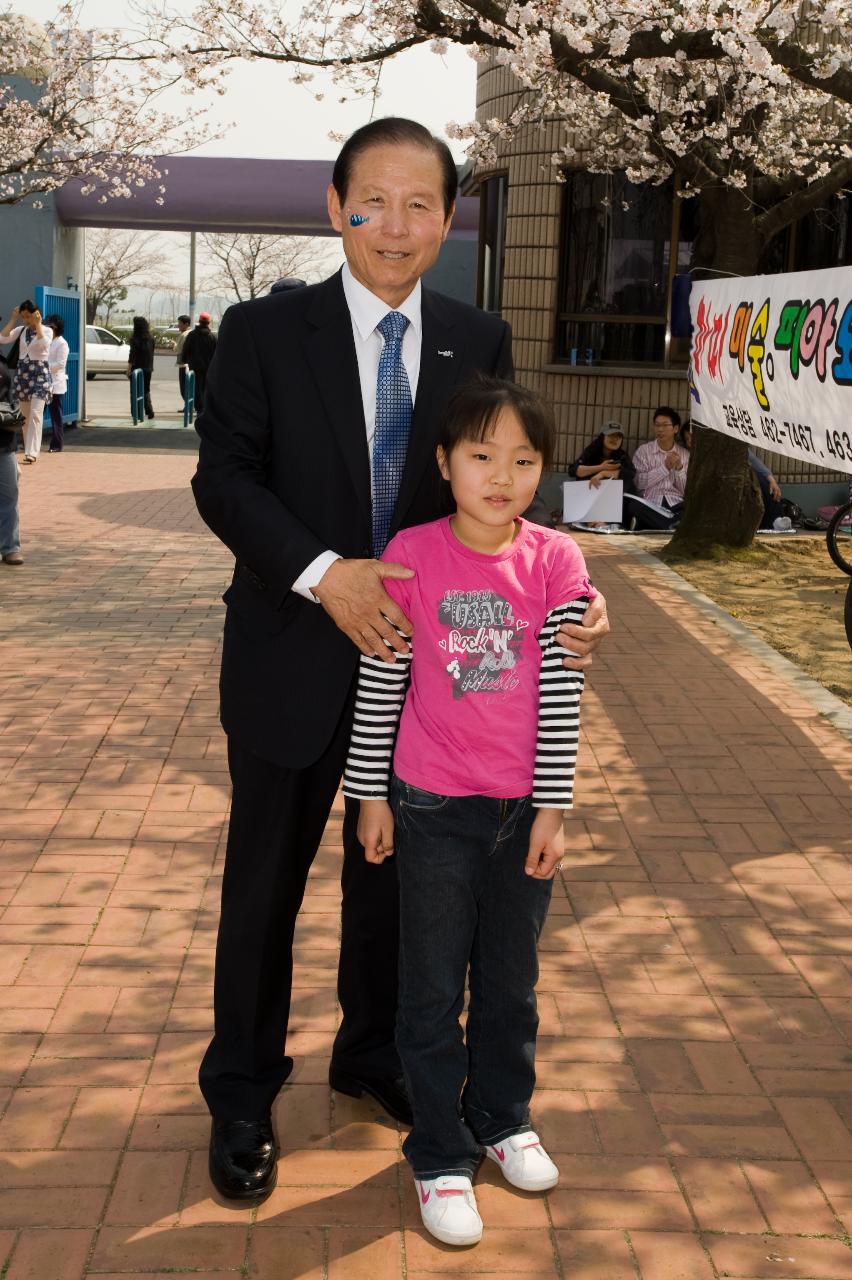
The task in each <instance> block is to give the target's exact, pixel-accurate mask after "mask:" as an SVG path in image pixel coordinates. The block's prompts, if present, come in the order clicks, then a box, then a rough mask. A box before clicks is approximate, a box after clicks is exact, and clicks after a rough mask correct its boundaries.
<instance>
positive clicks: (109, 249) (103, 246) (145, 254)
mask: <svg viewBox="0 0 852 1280" xmlns="http://www.w3.org/2000/svg"><path fill="white" fill-rule="evenodd" d="M165 264H166V259H165V255H164V254H163V253H162V252H161V250H160V249H159V248H158V247H157V242H156V237H155V236H154V235H153V234H152V233H150V232H147V233H146V232H143V231H121V230H119V229H118V228H117V227H94V228H91V229H90V230H88V231H87V232H86V321H87V323H88V324H93V323H94V320H95V317H96V316H97V314H98V312H99V311H101V310H103V311H104V312H105V321H104V323H105V324H109V317H110V312H111V311H112V308H113V307H114V306H115V304H116V302H123V301H124V299H125V298H126V297H127V286H128V285H129V284H131V283H132V282H133V281H134V280H138V279H139V278H140V276H145V275H150V274H151V273H152V272H155V271H160V270H162V268H163V267H164V266H165Z"/></svg>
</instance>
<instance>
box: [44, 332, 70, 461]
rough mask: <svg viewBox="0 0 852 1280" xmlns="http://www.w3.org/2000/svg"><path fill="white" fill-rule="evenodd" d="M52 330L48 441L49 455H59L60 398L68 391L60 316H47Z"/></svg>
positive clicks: (62, 441)
mask: <svg viewBox="0 0 852 1280" xmlns="http://www.w3.org/2000/svg"><path fill="white" fill-rule="evenodd" d="M45 323H46V324H49V325H50V327H51V329H52V330H53V341H52V342H51V344H50V351H49V352H48V356H47V362H48V365H49V367H50V379H51V383H52V386H53V395H52V396H51V399H50V406H49V408H50V422H51V425H52V427H53V435H52V437H51V441H50V450H49V452H50V453H61V452H62V450H63V448H64V446H65V430H64V428H65V422H64V420H63V417H62V397H63V396H64V395H65V392H66V391H67V390H68V377H67V373H66V366H67V364H68V343H67V342H66V341H65V339H64V338H63V336H62V334H63V331H64V329H65V324H64V322H63V319H62V317H61V316H48V317H47V320H46V321H45Z"/></svg>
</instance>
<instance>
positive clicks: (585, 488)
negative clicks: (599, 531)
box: [562, 480, 624, 524]
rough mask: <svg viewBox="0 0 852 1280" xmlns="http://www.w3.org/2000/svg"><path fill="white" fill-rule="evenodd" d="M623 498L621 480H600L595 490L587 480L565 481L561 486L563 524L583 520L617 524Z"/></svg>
mask: <svg viewBox="0 0 852 1280" xmlns="http://www.w3.org/2000/svg"><path fill="white" fill-rule="evenodd" d="M623 498H624V482H623V481H622V480H602V481H601V483H600V484H599V485H598V486H597V488H592V485H591V483H590V482H589V481H588V480H566V481H565V483H564V484H563V486H562V521H563V524H576V523H579V522H580V521H584V520H602V521H604V522H605V523H610V522H612V523H618V522H619V521H620V520H621V505H622V500H623Z"/></svg>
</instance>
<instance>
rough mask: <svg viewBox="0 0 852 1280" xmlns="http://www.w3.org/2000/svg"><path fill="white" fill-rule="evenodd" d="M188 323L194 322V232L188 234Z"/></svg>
mask: <svg viewBox="0 0 852 1280" xmlns="http://www.w3.org/2000/svg"><path fill="white" fill-rule="evenodd" d="M188 310H189V321H190V324H193V323H194V321H195V232H194V231H190V233H189V308H188Z"/></svg>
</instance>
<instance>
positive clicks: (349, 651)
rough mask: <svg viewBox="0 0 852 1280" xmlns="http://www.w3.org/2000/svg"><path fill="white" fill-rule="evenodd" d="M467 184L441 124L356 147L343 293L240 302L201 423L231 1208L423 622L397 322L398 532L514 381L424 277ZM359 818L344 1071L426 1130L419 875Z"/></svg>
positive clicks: (501, 352)
mask: <svg viewBox="0 0 852 1280" xmlns="http://www.w3.org/2000/svg"><path fill="white" fill-rule="evenodd" d="M456 188H457V177H456V169H455V165H454V163H453V160H452V156H451V154H450V151H449V149H448V148H447V147H446V146H445V145H444V144H443V143H442V142H440V141H439V140H438V139H436V138H433V137H432V135H431V134H430V133H429V132H428V131H427V130H426V129H424V128H423V127H422V126H421V125H418V124H415V123H414V122H413V121H410V120H399V119H385V120H378V121H374V122H373V123H372V124H370V125H367V126H365V127H364V128H363V129H360V130H358V132H357V133H355V134H353V136H352V137H351V138H350V139H349V141H348V142H347V143H346V144H345V146H344V147H343V150H342V151H341V153H340V156H339V157H338V160H337V162H336V165H335V169H334V175H333V184H332V186H330V187H329V191H328V208H329V216H330V218H331V222H332V225H333V226H334V227H335V229H336V230H337V231H339V232H340V233H341V236H342V239H343V248H344V252H345V254H346V259H347V262H346V265H345V266H344V267H343V269H342V271H341V272H340V273H338V274H337V275H335V276H333V277H332V278H331V279H330V280H326V281H325V282H324V283H323V284H319V285H315V286H312V287H309V288H306V289H299V290H293V291H289V292H283V293H276V294H273V295H270V296H268V297H265V298H260V299H256V300H254V301H252V302H247V303H243V304H240V305H238V306H235V307H232V308H231V309H230V310H229V311H228V312H227V314H226V315H225V317H224V318H223V320H222V325H221V328H220V331H219V346H218V350H217V352H216V357H215V360H214V362H213V365H212V367H211V370H210V376H209V380H208V384H207V396H206V400H205V407H204V413H203V414H202V415H201V417H200V419H199V422H198V433H199V435H200V436H201V449H200V455H199V463H198V471H197V473H196V475H195V478H194V480H193V490H194V493H195V498H196V501H197V503H198V509H199V511H200V512H201V515H202V516H203V518H204V519H205V521H206V522H207V524H208V525H209V526H210V528H211V529H212V530H213V532H214V533H215V534H216V535H217V536H218V537H219V538H221V539H222V541H223V542H225V543H226V544H227V546H228V547H229V548H230V549H231V551H232V552H233V554H234V557H235V559H236V565H235V569H234V577H233V580H232V582H231V585H230V586H229V588H228V590H227V592H226V593H225V601H226V603H227V606H228V610H227V615H226V619H225V636H224V646H223V654H222V675H221V708H222V711H221V714H222V724H223V726H224V728H225V732H226V734H227V736H228V762H229V767H230V772H231V779H232V783H233V804H232V811H231V823H230V830H229V836H228V849H227V856H226V862H225V874H224V883H223V887H222V911H221V919H220V925H219V939H218V946H217V953H216V979H215V994H214V1003H215V1034H214V1037H213V1040H212V1042H211V1044H210V1047H209V1048H208V1050H207V1053H206V1054H205V1056H204V1060H203V1062H202V1064H201V1070H200V1076H199V1079H200V1084H201V1088H202V1091H203V1093H204V1097H205V1099H206V1101H207V1104H208V1106H209V1108H210V1111H211V1113H212V1116H213V1126H212V1135H211V1145H210V1173H211V1177H212V1180H213V1182H214V1184H215V1186H216V1187H217V1189H218V1190H219V1191H220V1192H221V1193H222V1194H223V1195H225V1196H228V1197H229V1198H232V1199H243V1200H250V1199H259V1198H261V1197H262V1196H264V1195H266V1194H268V1193H269V1192H270V1191H271V1190H272V1187H273V1186H274V1184H275V1173H276V1167H275V1157H276V1145H275V1136H274V1133H273V1129H272V1122H271V1107H272V1103H273V1100H274V1098H275V1096H276V1094H277V1093H278V1091H279V1089H280V1088H281V1086H282V1084H283V1083H284V1081H285V1080H286V1079H287V1076H288V1075H289V1073H290V1071H291V1070H292V1065H293V1064H292V1059H290V1058H287V1057H285V1056H284V1048H285V1036H286V1030H287V1020H288V1015H289V1008H290V987H291V978H292V943H293V931H294V927H295V922H296V916H297V914H298V911H299V907H300V905H301V901H302V896H303V893H304V889H305V882H306V879H307V875H308V871H309V869H310V866H311V862H312V861H313V858H314V855H315V852H316V849H317V847H318V845H319V842H320V839H321V837H322V833H323V829H324V827H325V824H326V821H327V818H328V815H329V812H330V810H331V805H332V802H333V799H334V795H335V793H336V791H337V787H338V783H339V780H340V777H341V774H342V770H343V763H344V759H345V755H346V750H347V746H348V742H349V732H350V727H351V721H352V711H353V700H354V683H355V676H356V670H357V662H358V656H359V652H360V653H379V654H381V655H382V656H387V657H388V658H390V655H389V654H388V650H387V647H386V643H387V645H390V646H391V647H392V648H393V649H397V650H400V649H402V648H404V646H405V642H404V641H403V640H402V639H400V637H399V635H398V634H397V631H396V630H395V626H399V627H401V628H403V630H405V629H406V628H407V620H406V619H405V617H404V616H403V614H402V613H401V611H400V610H399V608H398V607H397V605H396V604H394V602H393V601H392V600H391V599H390V597H389V596H388V595H387V593H386V592H385V591H384V588H383V586H382V580H383V578H385V577H387V576H395V577H400V576H404V577H408V576H410V571H409V570H407V569H403V568H402V567H401V566H394V565H389V564H384V563H379V562H378V560H377V559H376V558H375V557H376V556H378V555H379V554H380V553H381V550H382V547H383V545H384V541H385V540H386V539H385V538H380V539H377V536H376V526H375V524H374V521H373V514H372V506H373V503H372V501H371V493H375V491H376V486H375V484H374V482H373V477H372V474H371V467H372V466H374V465H375V463H376V454H377V452H378V450H379V448H384V445H383V444H382V443H381V441H380V437H379V431H378V428H377V421H381V423H382V430H383V431H384V423H385V421H386V419H387V416H388V415H387V410H386V407H383V404H381V403H380V402H381V401H382V397H383V396H384V397H387V394H388V381H387V378H386V379H385V382H384V383H382V382H381V381H380V382H379V384H378V385H377V376H378V373H379V362H380V359H382V360H386V359H387V352H385V340H384V338H383V336H382V333H383V332H385V331H386V329H387V326H386V325H385V317H387V315H388V312H389V311H394V312H395V313H398V314H397V315H396V316H395V318H394V320H393V321H391V327H392V328H393V327H394V326H395V325H399V326H400V327H401V330H402V335H403V336H402V337H401V338H400V337H399V336H398V335H397V336H396V337H395V338H393V339H392V341H395V342H397V343H400V342H401V346H399V345H398V346H397V347H396V357H395V358H396V360H397V365H396V367H395V370H394V379H395V381H394V383H393V385H394V387H395V388H396V389H397V390H398V388H399V385H400V380H401V381H402V383H403V384H406V383H407V387H408V388H409V389H410V396H409V395H408V390H406V391H405V395H406V397H407V398H408V399H407V404H408V414H409V419H410V424H409V425H408V426H407V427H406V429H407V430H408V436H407V445H406V446H405V449H406V451H405V453H404V467H403V468H402V472H401V478H400V479H399V481H398V489H397V490H396V502H395V506H394V505H393V503H391V506H390V507H389V508H388V513H390V511H391V510H392V511H393V516H392V520H391V523H390V531H389V535H388V536H392V535H393V534H394V533H395V532H396V530H397V529H399V528H401V527H404V526H408V525H413V524H418V523H421V522H423V521H426V520H433V519H436V518H437V517H438V515H439V514H440V511H439V493H440V488H439V477H438V471H437V466H436V462H435V445H436V438H437V435H436V433H437V424H438V420H439V418H440V415H441V411H442V409H443V407H444V405H445V403H446V400H447V398H448V397H449V395H450V392H451V391H452V389H453V387H454V386H456V385H457V384H458V383H460V382H462V381H464V380H465V379H467V378H469V377H470V376H471V375H473V374H474V373H475V372H476V371H478V370H481V371H483V372H486V373H492V374H499V375H504V376H511V373H512V359H511V336H510V331H509V327H508V325H507V324H506V323H505V322H504V321H503V320H501V319H500V318H499V317H496V316H493V315H487V314H485V313H483V312H481V311H479V310H477V309H476V308H474V307H470V306H466V305H464V304H462V303H459V302H455V301H452V300H451V299H449V298H446V297H443V296H442V295H440V294H437V293H433V292H431V291H429V290H427V289H422V288H421V285H420V277H421V276H422V275H423V273H424V272H425V271H427V270H428V268H429V267H431V266H432V264H433V263H434V262H435V260H436V258H437V256H438V253H439V251H440V247H441V244H442V243H443V241H444V239H445V238H446V236H447V233H448V232H449V229H450V222H451V219H452V214H453V210H454V202H455V197H456ZM400 316H402V317H404V319H400ZM380 324H381V325H383V326H384V327H383V329H382V332H380V331H379V330H378V328H377V326H379V325H380ZM389 341H391V339H389ZM383 352H385V355H383ZM400 360H401V363H402V365H403V366H404V374H403V373H402V371H401V369H400V368H399V361H400ZM395 394H396V392H395ZM412 402H413V416H411V406H412ZM375 441H380V443H379V445H377V446H376V448H374V442H375ZM377 541H378V542H381V545H377ZM587 621H588V624H589V625H588V627H586V628H584V629H580V628H575V629H573V631H574V632H575V634H573V635H571V636H567V635H566V645H569V644H570V645H571V646H572V648H573V651H575V652H577V653H578V654H580V657H579V660H578V661H579V664H580V665H585V664H586V662H587V661H588V654H589V652H590V650H591V649H592V648H593V647H594V646H595V644H596V643H597V642H598V641H599V639H600V637H601V636H602V635H603V634H604V633H605V632H606V630H607V629H608V628H607V624H606V619H605V611H604V609H603V608H601V607H598V608H595V609H594V611H590V614H589V615H587ZM409 630H410V628H409ZM385 642H386V643H385ZM568 661H569V663H572V664H573V663H574V661H575V660H574V659H568ZM356 821H357V806H356V805H355V804H354V803H352V802H350V801H347V803H346V814H345V820H344V827H343V843H344V860H343V871H342V884H343V923H342V940H341V951H340V969H339V982H338V990H339V997H340V1004H341V1009H342V1011H343V1020H342V1024H341V1027H340V1029H339V1031H338V1033H337V1037H336V1040H335V1043H334V1049H333V1052H332V1063H331V1069H330V1073H329V1082H330V1084H331V1086H332V1088H334V1089H336V1090H338V1091H340V1092H343V1093H346V1094H350V1095H352V1096H355V1097H360V1096H361V1095H362V1094H363V1093H368V1094H370V1095H372V1096H373V1097H374V1098H376V1099H377V1100H378V1101H379V1102H380V1103H381V1104H382V1106H383V1107H384V1108H385V1110H386V1111H387V1112H389V1113H390V1114H391V1115H392V1116H394V1117H395V1118H397V1119H399V1120H401V1121H403V1122H410V1108H409V1104H408V1099H407V1097H406V1094H405V1087H404V1083H403V1081H402V1079H401V1073H400V1066H399V1060H398V1057H397V1054H396V1050H395V1047H394V1021H395V1014H396V968H397V944H398V937H397V929H398V925H397V897H396V894H397V890H396V869H395V866H394V864H393V861H392V860H389V861H386V862H385V863H383V864H381V865H375V864H370V863H367V862H366V861H365V859H364V856H363V850H362V849H361V847H360V845H359V844H358V841H357V838H356V834H355V827H356Z"/></svg>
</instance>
